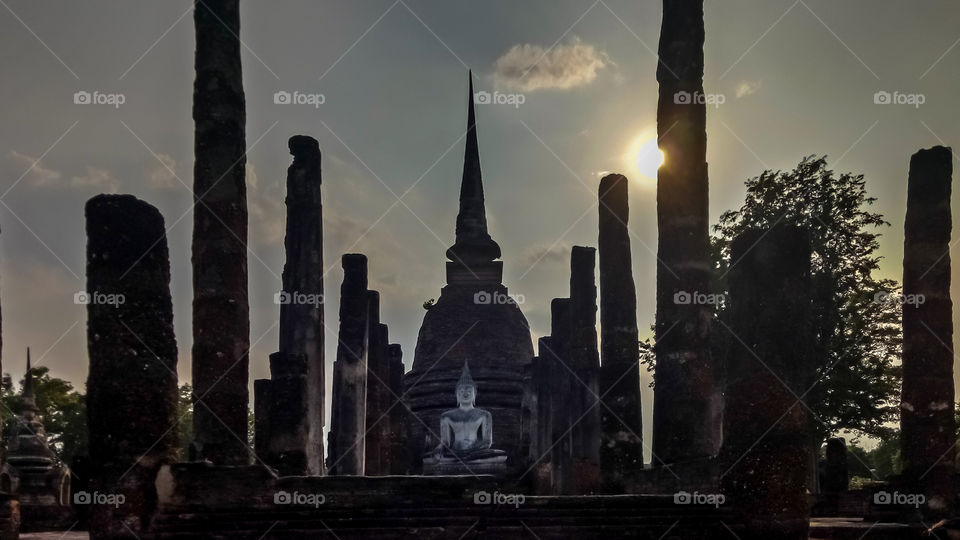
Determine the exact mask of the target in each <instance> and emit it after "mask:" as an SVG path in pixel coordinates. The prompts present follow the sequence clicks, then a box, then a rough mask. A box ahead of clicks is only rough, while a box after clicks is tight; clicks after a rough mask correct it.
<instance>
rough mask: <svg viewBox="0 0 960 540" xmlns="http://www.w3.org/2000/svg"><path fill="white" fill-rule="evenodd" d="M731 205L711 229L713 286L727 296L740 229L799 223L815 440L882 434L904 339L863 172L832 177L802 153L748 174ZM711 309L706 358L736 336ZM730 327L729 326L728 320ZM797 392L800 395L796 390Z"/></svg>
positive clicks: (892, 408) (895, 395)
mask: <svg viewBox="0 0 960 540" xmlns="http://www.w3.org/2000/svg"><path fill="white" fill-rule="evenodd" d="M746 186H747V194H746V200H745V202H744V205H743V206H742V207H741V208H740V209H739V210H733V211H727V212H724V213H723V214H722V215H721V216H720V221H719V223H718V224H717V225H716V226H714V232H715V235H714V236H713V237H712V239H711V249H712V252H713V253H712V254H713V261H714V270H715V272H714V280H713V283H712V287H713V289H712V292H715V293H717V292H719V293H725V292H726V291H727V290H728V288H727V283H726V278H727V273H728V271H729V270H730V268H731V266H732V265H735V264H736V261H730V243H731V241H732V240H733V238H734V237H736V236H737V235H738V234H740V233H741V232H743V231H745V230H746V229H748V228H754V227H756V228H769V227H772V226H774V225H776V224H778V223H787V224H793V225H797V226H801V227H804V228H806V229H807V230H808V231H809V233H810V240H811V248H812V253H813V256H812V263H811V278H812V279H811V281H812V289H813V290H812V293H813V304H814V305H813V311H814V321H813V328H814V331H813V332H814V334H813V344H812V345H813V348H814V351H815V355H814V358H815V362H816V377H815V380H816V381H818V382H817V383H816V384H815V385H814V386H813V387H812V388H811V389H810V390H809V392H808V393H807V395H806V396H805V401H806V402H807V404H808V405H809V407H810V408H811V410H812V412H813V414H812V415H811V416H812V417H813V420H812V424H813V430H814V432H813V434H812V436H814V438H815V439H816V440H817V441H818V442H819V441H822V440H824V439H825V438H826V437H827V436H828V435H830V434H832V433H837V432H839V431H841V430H848V431H851V432H854V433H856V434H862V435H867V436H873V437H878V438H885V437H889V436H890V435H891V434H892V430H891V428H890V427H889V425H885V424H887V423H889V422H890V421H892V420H895V419H896V418H897V413H898V409H897V405H898V401H899V379H900V378H899V365H897V359H898V358H899V357H900V350H901V344H902V343H901V342H902V335H901V329H900V304H899V303H897V302H896V301H891V299H896V297H897V296H896V294H897V292H898V290H899V289H898V284H897V282H896V281H894V280H889V279H877V278H875V277H874V276H873V273H874V272H875V271H876V270H877V268H878V265H879V261H880V257H879V256H878V255H876V250H877V248H878V247H879V242H878V238H879V236H880V234H879V233H878V232H876V229H877V228H879V227H882V226H884V225H887V226H889V223H887V222H886V221H884V219H883V216H882V215H880V214H878V213H872V212H869V211H868V209H867V207H869V206H870V205H872V204H873V203H874V202H875V200H876V199H874V198H872V197H868V196H867V194H866V189H865V182H864V178H863V176H862V175H852V174H850V173H843V174H841V175H839V176H837V175H836V174H835V173H834V172H833V171H832V170H830V169H828V168H827V160H826V156H823V157H813V156H811V157H807V158H804V159H803V160H802V161H801V162H800V164H799V165H798V166H797V168H796V169H794V170H793V171H789V172H783V171H776V172H774V171H769V170H768V171H764V172H763V174H761V175H760V176H759V177H756V178H752V179H750V180H747V182H746ZM725 311H726V310H725V308H724V306H723V305H722V304H721V305H718V306H717V309H716V313H715V316H716V317H718V318H719V319H720V321H721V322H720V324H714V326H713V332H712V335H711V338H712V341H713V343H712V346H713V351H714V359H715V361H716V360H720V362H721V364H722V359H723V358H724V357H725V354H726V350H729V349H728V347H729V346H730V345H731V344H732V343H733V341H732V340H735V339H736V338H735V337H734V336H731V335H730V332H729V331H727V330H726V329H725V328H724V326H725V325H724V324H723V323H722V322H723V321H724V320H725ZM727 326H728V325H727ZM798 397H799V396H798Z"/></svg>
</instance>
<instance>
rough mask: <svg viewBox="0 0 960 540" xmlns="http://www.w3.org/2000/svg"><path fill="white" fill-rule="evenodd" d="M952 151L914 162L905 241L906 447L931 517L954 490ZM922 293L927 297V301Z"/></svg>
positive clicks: (911, 485) (944, 510) (941, 511)
mask: <svg viewBox="0 0 960 540" xmlns="http://www.w3.org/2000/svg"><path fill="white" fill-rule="evenodd" d="M952 177H953V163H952V152H951V151H950V149H949V148H944V147H942V146H937V147H935V148H931V149H928V150H921V151H919V152H917V153H916V154H914V155H913V157H912V158H911V159H910V176H909V179H908V181H907V217H906V222H905V224H904V242H903V294H904V295H905V298H907V299H910V298H913V299H916V301H915V302H912V303H911V304H909V305H907V304H905V305H904V307H903V389H902V392H901V396H900V428H901V429H900V445H901V452H902V456H903V478H904V480H905V481H906V483H907V488H908V489H911V490H914V493H923V494H924V495H925V496H926V503H927V506H926V508H925V509H924V512H925V513H926V514H928V515H929V516H930V517H939V516H947V515H950V512H951V509H952V506H953V504H952V503H953V499H954V496H955V492H954V454H955V452H956V451H955V449H954V445H955V441H956V439H955V435H954V429H955V427H954V417H953V415H954V410H953V403H954V388H953V350H952V349H953V319H952V309H953V302H952V301H951V299H950V232H951V229H952V225H953V223H952V216H951V213H950V193H951V183H952ZM921 298H922V300H921Z"/></svg>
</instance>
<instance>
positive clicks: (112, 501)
mask: <svg viewBox="0 0 960 540" xmlns="http://www.w3.org/2000/svg"><path fill="white" fill-rule="evenodd" d="M126 500H127V496H126V495H124V494H123V493H100V492H99V491H94V492H93V493H90V492H89V491H78V492H76V493H74V494H73V504H84V505H86V504H105V505H110V506H113V507H115V508H119V507H120V505H121V504H123V503H124V502H126Z"/></svg>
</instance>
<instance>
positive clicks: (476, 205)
mask: <svg viewBox="0 0 960 540" xmlns="http://www.w3.org/2000/svg"><path fill="white" fill-rule="evenodd" d="M469 78H470V97H469V102H468V105H467V141H466V149H465V151H464V154H463V179H462V181H461V184H460V213H459V214H457V241H456V243H455V244H454V245H453V246H451V247H450V249H448V250H447V258H448V259H450V260H451V261H453V262H456V263H461V264H465V265H466V266H470V265H471V263H485V262H490V261H493V260H494V259H498V258H499V257H500V246H499V245H497V243H496V242H494V241H493V239H492V238H490V234H489V233H487V214H486V209H485V208H484V203H483V178H482V176H481V173H480V147H479V145H478V143H477V120H476V113H475V112H474V105H473V72H472V71H470V72H469Z"/></svg>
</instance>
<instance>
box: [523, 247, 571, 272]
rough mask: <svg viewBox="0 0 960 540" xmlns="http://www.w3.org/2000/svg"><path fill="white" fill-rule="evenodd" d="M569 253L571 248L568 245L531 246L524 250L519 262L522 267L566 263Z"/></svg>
mask: <svg viewBox="0 0 960 540" xmlns="http://www.w3.org/2000/svg"><path fill="white" fill-rule="evenodd" d="M570 251H571V248H570V246H568V245H560V244H557V245H554V246H547V245H540V246H531V247H529V248H527V249H526V250H524V252H523V255H521V257H520V261H519V262H520V264H521V266H523V267H531V266H537V265H540V264H544V263H546V264H556V263H566V262H567V261H569V260H570Z"/></svg>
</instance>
